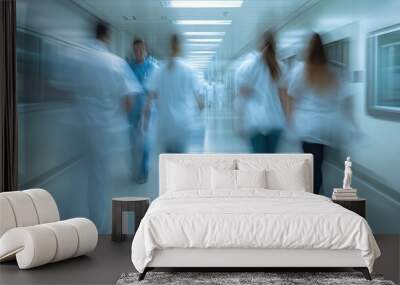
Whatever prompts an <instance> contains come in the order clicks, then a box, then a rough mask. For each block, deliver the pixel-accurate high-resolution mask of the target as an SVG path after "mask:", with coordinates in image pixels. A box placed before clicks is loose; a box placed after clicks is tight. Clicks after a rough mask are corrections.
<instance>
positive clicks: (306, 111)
mask: <svg viewBox="0 0 400 285" xmlns="http://www.w3.org/2000/svg"><path fill="white" fill-rule="evenodd" d="M343 82H344V80H342V79H340V76H339V75H338V73H337V72H336V71H335V70H334V69H333V68H332V67H331V66H329V64H328V59H327V56H326V52H325V49H324V46H323V44H322V40H321V37H320V36H319V35H318V34H313V35H312V37H311V40H310V42H309V45H308V50H307V53H306V58H305V62H304V63H298V64H297V66H296V67H295V68H294V70H293V72H292V75H291V79H290V80H289V87H288V94H289V98H290V113H291V115H290V117H291V119H290V125H291V127H292V130H293V132H294V134H295V135H296V136H297V137H298V138H299V140H300V141H301V145H302V148H303V151H304V153H311V154H313V156H314V193H316V194H318V193H319V192H320V189H321V185H322V182H323V180H322V163H323V159H324V153H325V150H326V147H327V146H330V147H337V146H340V145H342V144H343V142H345V141H348V140H349V137H351V136H352V134H354V131H355V129H354V124H353V120H352V118H351V116H350V115H349V114H347V113H346V112H342V111H343V110H346V109H347V108H343V107H346V105H347V104H349V103H350V101H349V100H348V99H350V94H349V93H348V92H346V88H345V84H344V83H343Z"/></svg>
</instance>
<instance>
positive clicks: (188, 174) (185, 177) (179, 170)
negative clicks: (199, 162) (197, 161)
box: [167, 162, 211, 191]
mask: <svg viewBox="0 0 400 285" xmlns="http://www.w3.org/2000/svg"><path fill="white" fill-rule="evenodd" d="M210 170H211V167H207V166H205V167H203V166H194V165H182V164H177V163H171V162H170V163H168V172H167V173H168V177H167V189H168V191H185V190H201V189H210V188H211V185H210V184H211V179H210Z"/></svg>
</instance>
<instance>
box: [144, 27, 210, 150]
mask: <svg viewBox="0 0 400 285" xmlns="http://www.w3.org/2000/svg"><path fill="white" fill-rule="evenodd" d="M170 48H171V55H170V58H169V59H168V60H166V62H164V63H163V64H162V65H161V66H160V68H159V69H156V70H155V72H154V73H153V74H152V75H151V77H150V79H149V81H148V84H147V88H148V90H149V93H150V96H149V101H148V104H147V107H146V114H147V115H146V118H147V119H146V121H147V122H148V114H149V111H150V108H151V107H150V106H151V102H152V101H153V100H156V103H157V113H158V141H159V144H160V150H161V152H169V153H182V152H185V151H187V147H188V142H189V139H190V135H191V134H192V132H193V131H194V129H193V128H194V126H195V125H196V118H198V111H199V109H200V110H201V109H202V108H203V105H204V104H203V100H201V99H200V93H199V90H200V89H201V87H202V85H201V83H200V81H199V79H198V77H197V75H196V74H195V72H194V71H193V70H192V68H190V67H189V66H188V65H187V64H186V63H185V62H184V61H183V60H182V59H181V58H180V57H179V55H180V52H181V45H180V39H179V37H178V36H177V35H175V34H174V35H172V36H171V40H170Z"/></svg>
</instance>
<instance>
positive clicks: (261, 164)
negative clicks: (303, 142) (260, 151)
mask: <svg viewBox="0 0 400 285" xmlns="http://www.w3.org/2000/svg"><path fill="white" fill-rule="evenodd" d="M238 168H239V170H246V171H256V170H259V171H260V170H263V169H266V173H267V188H268V189H272V190H290V191H306V189H308V188H309V187H308V185H310V183H311V182H310V181H308V180H309V179H308V171H309V169H308V167H307V163H306V161H304V160H287V159H286V160H282V159H268V160H263V159H239V160H238Z"/></svg>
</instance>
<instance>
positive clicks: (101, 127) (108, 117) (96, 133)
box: [76, 23, 143, 233]
mask: <svg viewBox="0 0 400 285" xmlns="http://www.w3.org/2000/svg"><path fill="white" fill-rule="evenodd" d="M95 34H96V38H95V39H93V40H92V41H91V42H90V43H89V47H90V50H89V51H87V52H86V53H85V54H84V56H82V58H81V59H80V65H79V67H78V68H77V71H76V72H77V74H76V81H77V82H78V84H77V86H78V89H79V90H77V95H76V100H77V105H78V108H79V110H80V112H79V113H80V117H81V120H82V125H83V127H84V134H85V135H86V139H87V148H88V154H87V158H88V206H89V215H90V218H91V219H92V220H93V221H94V222H95V224H96V225H97V227H98V230H99V232H100V233H109V231H110V213H111V207H110V205H111V197H112V195H113V191H114V189H113V183H112V174H113V170H114V171H122V169H120V168H121V166H120V165H123V164H122V163H119V164H118V165H112V164H113V163H112V159H113V158H114V157H115V155H116V154H117V153H118V152H121V151H124V150H126V151H129V149H130V140H129V129H130V128H129V123H128V119H127V112H128V111H129V110H131V108H132V106H133V104H134V97H137V95H138V94H140V93H142V92H143V91H142V88H141V87H140V84H139V82H138V81H137V79H136V77H135V75H134V74H133V72H132V70H131V68H130V67H129V65H128V64H127V62H126V61H125V60H124V59H122V58H120V57H118V56H116V55H114V54H112V53H111V52H110V51H109V49H108V43H109V40H110V34H109V27H108V26H107V25H106V24H103V23H99V24H97V26H96V30H95Z"/></svg>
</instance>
